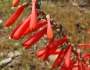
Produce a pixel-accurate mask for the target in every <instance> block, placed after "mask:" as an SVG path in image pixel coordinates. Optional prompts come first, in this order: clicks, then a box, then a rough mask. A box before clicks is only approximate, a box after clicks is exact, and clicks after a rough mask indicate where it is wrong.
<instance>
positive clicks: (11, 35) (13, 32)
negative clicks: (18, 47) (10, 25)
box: [10, 16, 30, 38]
mask: <svg viewBox="0 0 90 70" xmlns="http://www.w3.org/2000/svg"><path fill="white" fill-rule="evenodd" d="M29 18H30V16H29V17H27V18H26V19H25V20H24V21H22V22H21V23H20V24H19V25H18V26H17V27H16V28H15V29H14V30H13V31H12V33H11V34H10V37H11V38H13V35H14V34H15V32H16V31H17V30H18V28H19V27H20V26H21V25H22V24H23V23H24V22H25V21H27V19H29Z"/></svg>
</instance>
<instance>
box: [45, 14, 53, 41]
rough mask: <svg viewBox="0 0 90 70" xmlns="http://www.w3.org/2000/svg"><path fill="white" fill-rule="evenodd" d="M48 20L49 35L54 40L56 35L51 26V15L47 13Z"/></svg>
mask: <svg viewBox="0 0 90 70" xmlns="http://www.w3.org/2000/svg"><path fill="white" fill-rule="evenodd" d="M46 18H47V21H48V27H47V37H48V39H49V40H52V39H53V38H54V35H53V30H52V26H51V23H50V16H49V15H47V17H46Z"/></svg>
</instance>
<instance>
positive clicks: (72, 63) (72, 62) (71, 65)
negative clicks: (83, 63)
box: [69, 60, 76, 70]
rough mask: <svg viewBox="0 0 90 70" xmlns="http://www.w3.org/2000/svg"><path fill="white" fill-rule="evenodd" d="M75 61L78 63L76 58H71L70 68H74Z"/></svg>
mask: <svg viewBox="0 0 90 70" xmlns="http://www.w3.org/2000/svg"><path fill="white" fill-rule="evenodd" d="M75 63H76V61H75V60H71V61H70V67H69V70H73V66H74V64H75Z"/></svg>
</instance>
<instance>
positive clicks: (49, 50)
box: [42, 38, 67, 61]
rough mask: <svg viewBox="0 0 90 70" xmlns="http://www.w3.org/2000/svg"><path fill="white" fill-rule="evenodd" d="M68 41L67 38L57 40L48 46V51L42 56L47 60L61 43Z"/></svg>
mask: <svg viewBox="0 0 90 70" xmlns="http://www.w3.org/2000/svg"><path fill="white" fill-rule="evenodd" d="M66 41H67V38H62V39H60V40H57V41H55V42H52V43H50V44H49V45H47V46H46V48H47V51H46V53H45V54H44V55H43V57H42V59H43V61H45V60H46V59H47V58H48V56H49V54H52V53H53V52H55V50H56V49H57V48H58V46H59V45H61V44H63V43H64V42H66Z"/></svg>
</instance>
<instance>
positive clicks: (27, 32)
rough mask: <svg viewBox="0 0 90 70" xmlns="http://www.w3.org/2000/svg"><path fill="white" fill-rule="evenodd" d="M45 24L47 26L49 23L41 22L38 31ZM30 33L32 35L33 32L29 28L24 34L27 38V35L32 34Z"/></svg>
mask: <svg viewBox="0 0 90 70" xmlns="http://www.w3.org/2000/svg"><path fill="white" fill-rule="evenodd" d="M45 24H47V21H46V20H45V21H42V22H39V23H38V25H37V28H36V30H38V29H39V28H41V27H42V26H44V25H45ZM30 33H32V30H30V29H29V27H28V29H27V30H26V31H25V33H24V36H26V35H27V34H30Z"/></svg>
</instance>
